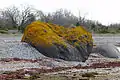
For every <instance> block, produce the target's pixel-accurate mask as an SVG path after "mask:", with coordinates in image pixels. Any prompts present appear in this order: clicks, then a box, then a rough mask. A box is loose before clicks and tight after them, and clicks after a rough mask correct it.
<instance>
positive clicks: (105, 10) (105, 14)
mask: <svg viewBox="0 0 120 80" xmlns="http://www.w3.org/2000/svg"><path fill="white" fill-rule="evenodd" d="M20 4H29V5H33V6H34V8H36V9H39V10H42V11H44V12H53V11H55V10H57V9H60V8H63V9H68V10H70V11H71V12H73V13H74V14H75V15H76V16H78V14H79V11H80V12H81V15H82V16H85V17H86V18H87V19H92V20H98V21H99V22H101V23H102V24H106V25H108V24H110V23H116V22H117V23H119V22H120V0H1V1H0V8H4V7H9V6H11V5H15V6H20Z"/></svg>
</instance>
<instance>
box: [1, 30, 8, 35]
mask: <svg viewBox="0 0 120 80" xmlns="http://www.w3.org/2000/svg"><path fill="white" fill-rule="evenodd" d="M0 33H2V34H7V33H8V31H6V30H0Z"/></svg>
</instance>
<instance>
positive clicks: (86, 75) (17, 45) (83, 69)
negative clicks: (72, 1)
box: [0, 34, 120, 80]
mask: <svg viewBox="0 0 120 80" xmlns="http://www.w3.org/2000/svg"><path fill="white" fill-rule="evenodd" d="M21 36H22V35H21V34H9V35H8V34H0V58H1V60H0V80H6V79H11V78H12V79H13V78H15V80H16V79H17V78H21V76H17V77H16V75H21V74H19V73H20V72H22V71H20V72H18V73H17V72H15V73H12V74H8V73H6V71H16V70H20V69H23V71H26V70H27V71H28V69H32V68H34V69H35V70H34V71H35V72H39V73H40V74H36V73H35V75H37V76H35V75H33V74H32V75H31V74H29V73H26V72H24V74H23V73H22V78H24V79H23V80H28V78H30V79H31V80H119V79H120V75H119V74H120V59H111V58H105V57H103V56H101V55H99V54H96V53H92V54H91V55H90V57H89V59H88V60H87V61H86V62H85V63H81V62H69V61H64V60H60V59H51V58H48V57H45V56H43V55H42V54H41V56H37V55H38V54H40V53H39V52H38V51H37V50H36V49H34V48H32V47H30V46H29V45H28V44H26V43H21V42H20V40H21ZM93 39H94V44H96V45H99V44H104V43H108V44H115V45H118V44H119V43H120V35H108V34H107V35H98V34H97V35H93ZM9 53H12V54H9ZM16 53H17V54H16ZM28 53H29V56H28ZM24 54H25V55H24ZM13 55H14V57H15V58H14V57H13ZM3 58H5V59H3ZM38 58H40V59H38ZM37 59H38V60H37ZM65 67H66V68H65ZM67 67H69V68H67ZM56 68H58V69H56ZM59 68H62V69H60V70H59ZM38 69H40V71H39V70H38ZM49 69H50V70H49ZM34 71H32V72H33V73H34ZM41 72H45V73H44V74H41ZM23 75H24V76H23ZM26 77H27V79H26ZM13 80H14V79H13ZM20 80H21V79H20Z"/></svg>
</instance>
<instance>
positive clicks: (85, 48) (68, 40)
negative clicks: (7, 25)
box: [22, 21, 93, 61]
mask: <svg viewBox="0 0 120 80" xmlns="http://www.w3.org/2000/svg"><path fill="white" fill-rule="evenodd" d="M22 42H26V43H29V44H31V45H32V46H33V47H35V48H36V49H37V50H38V51H39V52H41V53H42V54H44V55H45V56H48V57H51V58H59V59H64V60H69V61H85V60H86V59H87V58H88V56H89V54H90V52H91V50H92V45H93V44H92V43H93V40H92V35H91V33H89V32H88V31H86V30H85V29H84V28H83V27H81V26H78V27H75V28H64V27H63V26H58V25H55V24H49V23H44V22H40V21H35V22H33V23H32V24H30V25H28V26H27V27H26V29H25V31H24V35H23V37H22Z"/></svg>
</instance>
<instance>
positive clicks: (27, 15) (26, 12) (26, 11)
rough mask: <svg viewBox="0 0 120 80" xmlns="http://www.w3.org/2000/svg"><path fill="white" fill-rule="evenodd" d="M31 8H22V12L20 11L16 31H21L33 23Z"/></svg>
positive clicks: (33, 17)
mask: <svg viewBox="0 0 120 80" xmlns="http://www.w3.org/2000/svg"><path fill="white" fill-rule="evenodd" d="M32 10H33V9H32V7H31V6H23V10H22V11H21V13H20V15H19V19H20V20H19V27H18V30H19V31H20V30H23V29H24V28H25V26H27V25H28V24H30V23H31V22H33V21H35V15H34V13H33V12H32Z"/></svg>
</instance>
